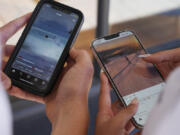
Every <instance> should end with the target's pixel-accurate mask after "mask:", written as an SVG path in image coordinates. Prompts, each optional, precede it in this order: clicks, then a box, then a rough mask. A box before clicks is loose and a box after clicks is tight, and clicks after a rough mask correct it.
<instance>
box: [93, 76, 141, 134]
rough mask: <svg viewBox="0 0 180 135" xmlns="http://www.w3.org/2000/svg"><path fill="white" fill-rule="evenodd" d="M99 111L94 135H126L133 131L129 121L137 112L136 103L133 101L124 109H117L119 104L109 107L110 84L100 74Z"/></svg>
mask: <svg viewBox="0 0 180 135" xmlns="http://www.w3.org/2000/svg"><path fill="white" fill-rule="evenodd" d="M100 78H101V88H100V96H99V111H98V114H97V119H96V129H95V135H128V134H129V133H130V132H131V131H132V130H133V129H134V126H133V125H132V123H131V121H130V119H131V118H132V117H133V115H134V114H135V113H136V112H137V109H138V101H137V99H134V100H133V101H132V102H131V103H130V105H128V106H127V107H126V108H123V109H118V108H117V106H120V105H119V104H117V103H115V105H111V98H110V89H111V87H110V84H109V81H108V79H107V77H106V76H105V74H104V73H101V75H100Z"/></svg>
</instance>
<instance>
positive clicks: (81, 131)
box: [51, 101, 89, 135]
mask: <svg viewBox="0 0 180 135" xmlns="http://www.w3.org/2000/svg"><path fill="white" fill-rule="evenodd" d="M72 102H73V104H72V103H68V104H66V105H65V106H63V107H61V109H60V111H59V116H58V119H57V120H56V122H55V123H53V129H52V134H51V135H86V134H87V132H88V123H89V114H88V101H72Z"/></svg>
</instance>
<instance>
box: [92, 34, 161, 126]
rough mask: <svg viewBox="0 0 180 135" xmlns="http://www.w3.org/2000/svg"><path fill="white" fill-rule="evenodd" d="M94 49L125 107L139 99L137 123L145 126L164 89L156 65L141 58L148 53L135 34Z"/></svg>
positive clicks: (100, 43)
mask: <svg viewBox="0 0 180 135" xmlns="http://www.w3.org/2000/svg"><path fill="white" fill-rule="evenodd" d="M93 48H94V51H95V53H96V55H97V59H98V61H99V62H100V64H101V65H103V67H104V69H105V72H106V73H107V74H108V76H109V77H110V81H111V82H112V83H113V86H114V87H115V89H116V90H117V92H118V93H119V94H120V95H121V96H122V98H123V100H124V103H125V104H126V105H128V104H129V103H130V102H131V100H133V99H134V98H135V97H136V98H138V100H139V108H138V112H137V114H136V115H135V116H134V119H135V121H136V123H137V124H139V125H141V126H143V125H144V124H145V122H146V119H147V116H148V114H149V112H150V111H151V109H152V107H153V106H154V104H155V103H156V101H157V99H158V96H159V94H160V92H161V90H162V87H163V85H164V81H163V79H162V77H161V75H160V73H159V72H158V70H157V69H156V67H155V66H154V65H153V64H151V63H147V62H145V61H143V60H142V59H141V58H139V57H138V56H139V55H142V54H145V51H144V49H143V48H142V46H141V44H140V42H139V41H138V40H137V38H136V36H135V35H134V34H133V33H132V32H123V33H120V34H119V36H118V37H116V38H115V39H109V40H106V39H100V40H99V42H98V40H97V41H95V42H94V43H93Z"/></svg>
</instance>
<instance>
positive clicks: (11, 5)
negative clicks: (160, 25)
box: [0, 0, 180, 43]
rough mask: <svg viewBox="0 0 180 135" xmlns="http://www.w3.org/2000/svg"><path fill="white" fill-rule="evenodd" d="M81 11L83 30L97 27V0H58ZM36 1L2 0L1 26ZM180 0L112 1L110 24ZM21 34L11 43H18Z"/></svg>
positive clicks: (171, 5) (28, 8)
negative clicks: (83, 21) (83, 18)
mask: <svg viewBox="0 0 180 135" xmlns="http://www.w3.org/2000/svg"><path fill="white" fill-rule="evenodd" d="M58 1H59V2H62V3H64V4H67V5H70V6H73V7H75V8H77V9H80V10H81V11H82V12H83V13H84V15H85V23H84V25H83V28H82V29H83V30H85V29H89V28H93V27H96V18H97V16H96V13H97V0H58ZM35 5H36V3H35V2H34V0H1V1H0V25H3V24H5V23H7V22H8V21H10V20H12V19H15V18H16V17H18V16H21V15H23V14H25V13H27V12H30V11H32V10H33V9H34V7H35ZM179 6H180V0H110V23H111V24H112V23H113V24H114V23H118V22H123V21H127V20H131V19H135V18H139V17H143V16H147V15H152V14H155V13H159V12H161V11H165V10H169V9H173V8H177V7H179ZM19 36H20V33H19V34H17V35H16V36H15V37H14V38H13V39H11V40H10V43H16V41H17V39H18V38H19Z"/></svg>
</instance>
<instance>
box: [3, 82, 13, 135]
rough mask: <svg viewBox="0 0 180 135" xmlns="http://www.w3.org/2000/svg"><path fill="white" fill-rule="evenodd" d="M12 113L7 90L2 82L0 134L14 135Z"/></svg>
mask: <svg viewBox="0 0 180 135" xmlns="http://www.w3.org/2000/svg"><path fill="white" fill-rule="evenodd" d="M12 123H13V122H12V113H11V109H10V104H9V101H8V98H7V95H6V93H5V91H4V90H3V88H2V86H1V84H0V135H12V134H13V126H12Z"/></svg>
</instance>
